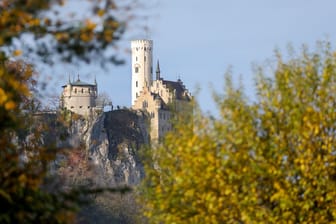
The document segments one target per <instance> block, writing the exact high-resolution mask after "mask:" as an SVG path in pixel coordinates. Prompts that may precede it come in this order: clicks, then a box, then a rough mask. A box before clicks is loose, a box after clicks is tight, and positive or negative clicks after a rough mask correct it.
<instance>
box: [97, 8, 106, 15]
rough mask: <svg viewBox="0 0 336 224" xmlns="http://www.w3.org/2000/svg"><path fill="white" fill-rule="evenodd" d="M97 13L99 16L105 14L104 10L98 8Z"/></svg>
mask: <svg viewBox="0 0 336 224" xmlns="http://www.w3.org/2000/svg"><path fill="white" fill-rule="evenodd" d="M97 15H98V16H100V17H102V16H104V15H105V10H103V9H99V10H98V12H97Z"/></svg>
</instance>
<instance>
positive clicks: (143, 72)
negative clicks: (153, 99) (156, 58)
mask: <svg viewBox="0 0 336 224" xmlns="http://www.w3.org/2000/svg"><path fill="white" fill-rule="evenodd" d="M131 48H132V105H134V102H135V100H136V99H137V98H138V97H139V96H140V92H141V91H142V90H143V89H144V88H148V89H149V88H150V86H151V84H152V79H153V64H152V63H153V62H152V61H153V41H152V40H133V41H132V42H131Z"/></svg>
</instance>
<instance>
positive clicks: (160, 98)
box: [61, 40, 192, 141]
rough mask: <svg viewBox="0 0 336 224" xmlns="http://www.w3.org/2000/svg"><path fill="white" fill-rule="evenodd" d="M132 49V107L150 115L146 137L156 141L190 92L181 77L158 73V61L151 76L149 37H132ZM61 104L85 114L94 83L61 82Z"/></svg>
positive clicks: (92, 106)
mask: <svg viewBox="0 0 336 224" xmlns="http://www.w3.org/2000/svg"><path fill="white" fill-rule="evenodd" d="M131 51H132V101H131V105H132V109H133V110H141V111H144V112H145V113H147V114H148V116H149V119H150V131H149V134H150V139H151V140H152V141H157V140H159V139H161V138H162V137H163V136H164V135H165V134H166V133H167V132H168V131H170V130H171V128H172V127H171V122H170V118H171V115H172V113H173V112H175V111H180V110H182V109H183V108H186V107H188V105H190V101H191V99H192V97H191V94H190V93H189V91H188V90H187V89H186V88H185V86H184V85H183V83H182V81H181V80H180V79H178V80H177V81H168V80H164V79H163V78H162V77H161V72H160V65H159V61H157V65H156V71H155V73H156V79H155V80H153V41H152V40H133V41H132V42H131ZM62 87H63V92H62V96H61V108H66V109H68V110H70V111H72V112H74V113H78V114H81V115H84V116H85V115H89V114H91V113H92V112H93V111H95V110H97V109H102V108H99V107H98V106H97V90H98V89H97V83H96V81H95V82H94V84H88V83H84V82H82V81H81V80H80V79H79V77H78V80H77V81H76V82H70V80H69V82H68V84H67V85H64V86H62Z"/></svg>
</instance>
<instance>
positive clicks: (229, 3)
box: [55, 0, 336, 111]
mask: <svg viewBox="0 0 336 224" xmlns="http://www.w3.org/2000/svg"><path fill="white" fill-rule="evenodd" d="M143 1H146V0H143ZM153 5H154V6H153V7H151V8H150V9H146V10H145V11H144V14H147V15H148V19H147V22H145V23H146V25H148V26H149V28H150V31H149V32H145V31H143V32H141V31H140V32H139V31H136V32H133V30H132V29H131V30H129V31H128V35H127V36H126V37H125V39H124V40H123V41H122V42H121V45H123V46H128V47H129V46H130V41H131V39H143V38H149V39H152V40H153V41H154V61H155V62H156V60H157V59H159V60H160V67H161V75H162V76H163V78H165V79H167V80H176V79H177V78H178V77H181V79H182V81H183V82H184V83H185V84H186V86H187V88H188V89H189V90H190V91H191V92H192V93H193V92H195V89H196V87H197V86H199V87H201V92H200V93H199V96H198V99H199V103H200V104H201V107H202V108H203V109H204V110H205V111H214V109H215V106H214V104H213V103H211V102H212V99H211V90H210V87H209V86H210V83H211V84H212V85H213V87H214V88H215V89H216V90H218V91H220V90H221V88H222V86H223V85H224V79H223V76H224V73H225V71H226V70H227V69H228V67H229V66H232V71H233V74H234V75H235V76H236V77H239V76H240V77H241V79H242V80H243V82H244V84H245V88H246V92H247V95H250V96H252V97H253V72H252V69H251V68H252V64H253V63H257V64H261V63H263V62H264V61H265V60H266V59H269V58H271V57H272V56H273V50H274V49H275V48H279V49H281V50H282V51H283V52H286V47H287V45H288V44H289V43H291V44H292V45H293V46H294V47H295V48H296V49H300V47H301V45H302V44H308V46H310V47H312V48H313V47H314V46H315V44H316V41H318V40H326V39H328V40H330V41H331V42H332V43H333V45H335V44H334V43H335V40H336V26H335V21H336V1H335V0H281V1H280V0H208V1H204V0H156V4H153ZM124 57H126V59H127V61H126V62H127V63H126V64H125V65H124V66H121V67H113V68H111V69H110V70H109V71H102V70H101V69H99V68H96V67H95V66H88V67H81V68H75V69H74V68H67V67H62V69H56V71H55V72H56V73H59V74H58V75H61V76H62V75H63V77H64V82H66V80H67V75H64V74H65V73H66V74H69V73H70V74H74V75H75V74H77V73H79V74H81V75H82V76H83V78H82V79H83V81H88V82H91V81H92V80H93V77H94V75H96V77H97V81H98V85H99V90H100V91H103V92H106V93H108V94H109V95H110V96H111V99H112V101H113V104H114V105H120V106H127V107H130V106H131V105H130V104H131V68H130V55H127V54H124ZM154 68H155V65H154ZM64 70H67V71H66V72H64ZM62 84H63V83H60V85H62ZM59 92H61V88H59Z"/></svg>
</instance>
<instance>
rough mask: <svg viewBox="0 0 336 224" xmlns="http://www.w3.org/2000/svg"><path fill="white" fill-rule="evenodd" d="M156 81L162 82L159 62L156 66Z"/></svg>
mask: <svg viewBox="0 0 336 224" xmlns="http://www.w3.org/2000/svg"><path fill="white" fill-rule="evenodd" d="M156 80H160V63H159V60H157V64H156Z"/></svg>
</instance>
